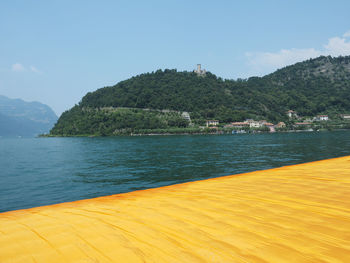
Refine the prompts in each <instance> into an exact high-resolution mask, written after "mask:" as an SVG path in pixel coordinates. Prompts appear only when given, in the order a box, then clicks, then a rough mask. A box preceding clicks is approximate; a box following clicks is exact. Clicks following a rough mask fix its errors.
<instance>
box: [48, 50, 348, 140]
mask: <svg viewBox="0 0 350 263" xmlns="http://www.w3.org/2000/svg"><path fill="white" fill-rule="evenodd" d="M106 107H112V108H113V109H116V108H120V107H127V108H130V109H129V110H128V111H124V112H120V111H119V110H115V111H114V112H111V111H105V110H98V109H101V108H106ZM132 109H134V110H132ZM135 109H157V110H164V109H168V110H174V111H179V113H178V114H175V113H173V115H174V116H177V118H178V119H177V120H176V121H174V122H173V121H172V120H171V118H172V117H170V115H169V114H168V115H169V116H167V117H165V115H164V114H160V112H159V111H158V112H157V111H142V110H141V111H140V110H139V111H137V110H135ZM289 109H293V110H295V111H297V112H298V114H299V115H303V116H315V115H317V114H330V115H332V114H338V113H347V112H350V56H348V57H338V58H332V57H319V58H316V59H311V60H308V61H304V62H301V63H297V64H295V65H292V66H288V67H285V68H283V69H280V70H278V71H276V72H274V73H272V74H270V75H267V76H265V77H252V78H249V79H246V80H236V81H235V80H223V79H221V78H218V77H216V76H215V75H214V74H211V73H210V72H208V73H207V74H206V75H205V76H198V75H197V74H196V73H194V72H177V71H176V70H168V69H166V70H164V71H162V70H157V71H156V72H152V73H146V74H141V75H139V76H136V77H132V78H130V79H128V80H125V81H122V82H119V83H118V84H116V85H115V86H112V87H105V88H101V89H98V90H97V91H95V92H90V93H88V94H87V95H85V96H84V97H83V99H82V101H81V102H80V103H79V105H77V106H75V107H74V108H72V109H71V110H70V111H67V112H65V113H63V114H62V116H61V117H60V119H59V121H58V122H57V124H56V126H55V127H54V129H53V130H52V131H51V133H52V134H55V135H63V134H66V135H78V134H108V135H110V134H118V133H119V131H125V129H126V130H127V131H128V132H134V131H135V130H142V129H168V128H171V127H184V126H186V123H185V124H184V123H182V122H180V119H181V117H180V115H179V114H180V112H182V111H187V112H189V113H190V115H191V119H192V121H193V122H194V123H195V124H198V125H203V124H204V122H205V120H206V119H217V120H219V121H220V122H221V123H227V122H231V121H242V120H244V119H246V118H254V119H267V120H269V121H272V122H276V121H287V117H286V114H285V113H286V111H287V110H289ZM174 116H173V117H174ZM167 118H168V119H167ZM165 119H167V120H165ZM123 129H124V130H123Z"/></svg>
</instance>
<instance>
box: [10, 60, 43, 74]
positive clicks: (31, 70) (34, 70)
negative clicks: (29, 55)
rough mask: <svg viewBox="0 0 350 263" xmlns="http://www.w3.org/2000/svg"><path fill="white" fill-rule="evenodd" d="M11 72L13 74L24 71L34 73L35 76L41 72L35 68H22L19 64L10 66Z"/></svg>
mask: <svg viewBox="0 0 350 263" xmlns="http://www.w3.org/2000/svg"><path fill="white" fill-rule="evenodd" d="M11 69H12V71H14V72H24V71H29V72H34V73H37V74H42V72H41V71H40V70H39V69H38V68H36V67H35V66H30V67H28V68H26V67H25V66H23V65H22V64H21V63H15V64H13V65H12V67H11Z"/></svg>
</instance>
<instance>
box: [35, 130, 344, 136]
mask: <svg viewBox="0 0 350 263" xmlns="http://www.w3.org/2000/svg"><path fill="white" fill-rule="evenodd" d="M325 131H328V132H337V131H350V129H334V130H318V131H314V130H312V131H310V130H288V131H275V132H264V131H254V132H243V133H227V132H226V133H225V132H215V133H208V132H202V133H145V134H142V133H135V134H133V133H131V134H115V135H104V136H103V135H94V134H82V135H50V134H40V135H38V136H36V137H37V138H51V137H52V138H59V137H66V138H69V137H88V138H95V137H138V136H174V135H182V136H186V135H244V134H249V135H251V134H275V133H300V132H325Z"/></svg>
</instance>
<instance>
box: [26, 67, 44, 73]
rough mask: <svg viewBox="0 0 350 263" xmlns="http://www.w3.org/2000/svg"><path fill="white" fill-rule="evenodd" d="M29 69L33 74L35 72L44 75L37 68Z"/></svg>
mask: <svg viewBox="0 0 350 263" xmlns="http://www.w3.org/2000/svg"><path fill="white" fill-rule="evenodd" d="M29 68H30V70H31V71H32V72H34V73H38V74H41V73H42V72H41V71H40V70H38V69H37V68H36V67H34V66H30V67H29Z"/></svg>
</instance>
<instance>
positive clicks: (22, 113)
mask: <svg viewBox="0 0 350 263" xmlns="http://www.w3.org/2000/svg"><path fill="white" fill-rule="evenodd" d="M56 121H57V116H56V114H55V113H54V112H53V110H52V109H51V108H50V107H49V106H47V105H45V104H42V103H40V102H26V101H23V100H21V99H10V98H7V97H5V96H2V95H0V135H1V136H34V135H38V134H41V133H47V132H48V131H49V130H50V129H51V128H52V127H53V125H54V124H55V122H56Z"/></svg>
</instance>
